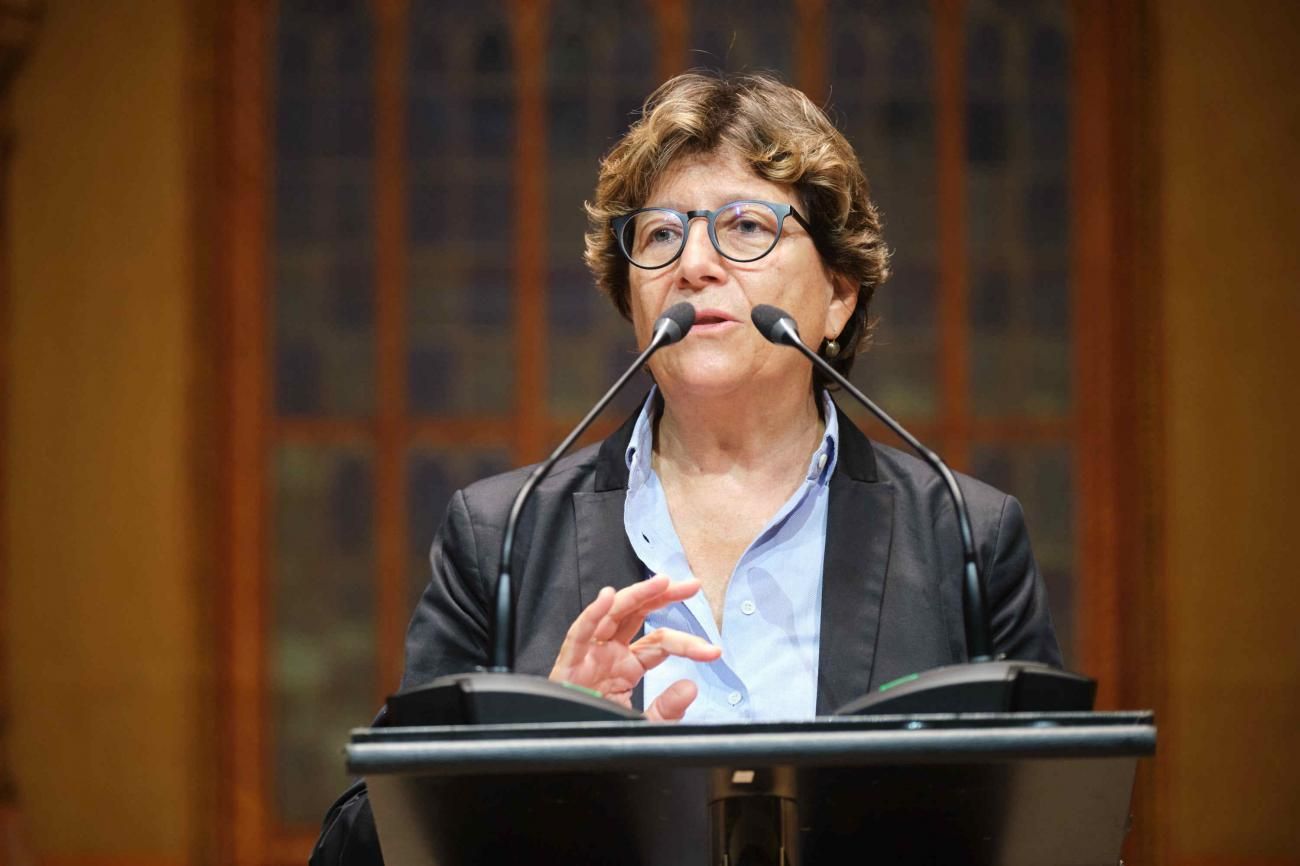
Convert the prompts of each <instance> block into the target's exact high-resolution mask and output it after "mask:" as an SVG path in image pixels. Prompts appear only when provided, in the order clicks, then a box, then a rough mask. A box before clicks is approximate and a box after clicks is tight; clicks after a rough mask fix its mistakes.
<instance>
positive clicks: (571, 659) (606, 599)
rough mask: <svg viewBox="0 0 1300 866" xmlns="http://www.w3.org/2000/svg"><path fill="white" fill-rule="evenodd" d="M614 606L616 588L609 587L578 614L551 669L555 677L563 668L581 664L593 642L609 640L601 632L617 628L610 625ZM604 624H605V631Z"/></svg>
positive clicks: (602, 590) (597, 594)
mask: <svg viewBox="0 0 1300 866" xmlns="http://www.w3.org/2000/svg"><path fill="white" fill-rule="evenodd" d="M613 604H614V588H613V587H612V586H607V587H604V588H603V589H601V591H600V592H598V593H596V598H595V600H594V601H592V603H591V604H589V605H587V606H586V607H585V608H584V609H583V611H582V613H580V614H578V618H577V619H575V620H574V621H573V624H572V625H570V626H569V630H568V632H566V633H565V635H564V643H563V644H561V645H560V652H559V655H557V656H556V659H555V665H554V667H553V668H552V669H551V673H552V674H553V675H554V674H555V673H556V671H559V670H560V669H561V668H566V669H567V668H572V667H576V666H577V665H579V664H581V663H582V660H583V659H584V658H586V656H587V650H588V649H589V648H590V647H591V645H592V643H593V642H595V641H597V640H607V639H608V638H606V637H601V636H600V635H599V632H600V631H606V632H609V631H612V630H613V628H614V627H616V626H615V625H613V624H611V623H608V615H609V609H610V608H611V607H612V606H613ZM602 624H604V627H603V629H602Z"/></svg>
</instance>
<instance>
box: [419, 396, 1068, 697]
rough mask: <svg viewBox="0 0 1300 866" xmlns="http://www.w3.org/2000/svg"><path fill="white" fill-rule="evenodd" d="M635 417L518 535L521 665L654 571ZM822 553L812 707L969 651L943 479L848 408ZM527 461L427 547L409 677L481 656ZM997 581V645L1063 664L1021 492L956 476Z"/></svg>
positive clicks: (583, 454) (539, 661)
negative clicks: (428, 563)
mask: <svg viewBox="0 0 1300 866" xmlns="http://www.w3.org/2000/svg"><path fill="white" fill-rule="evenodd" d="M634 421H635V417H634V418H631V419H629V420H628V422H627V423H626V424H624V425H623V427H622V428H621V429H619V430H618V431H617V432H616V433H615V434H614V435H613V436H611V437H610V438H608V439H606V440H605V441H604V442H602V443H600V444H599V445H593V446H591V447H589V448H586V449H584V450H582V451H580V452H578V453H577V454H574V455H572V456H570V457H568V458H565V459H564V460H562V461H561V462H560V463H559V464H558V465H557V466H556V468H555V470H554V472H552V473H551V475H550V477H548V478H547V479H546V480H545V481H543V482H542V484H541V485H540V486H539V487H538V489H537V491H536V493H535V494H534V497H533V499H532V501H531V502H530V503H529V505H528V508H527V509H526V511H525V516H524V518H523V520H522V521H521V526H520V529H519V534H518V536H517V538H516V546H515V550H516V551H517V553H516V561H515V563H514V569H513V571H512V574H513V576H514V578H515V592H516V604H517V608H516V609H517V611H518V620H517V622H518V625H517V632H516V637H515V640H516V652H517V658H516V668H517V669H518V670H519V671H520V672H523V673H532V674H541V675H543V676H544V675H546V674H547V673H549V672H550V670H551V665H552V664H553V663H554V661H555V656H556V653H557V652H558V651H559V648H560V644H561V642H562V641H563V640H564V634H565V631H566V630H567V629H568V627H569V624H570V623H572V622H573V620H574V619H576V618H577V616H578V614H579V613H580V612H581V611H582V609H583V608H584V607H585V606H586V605H588V604H590V603H591V602H592V601H593V600H594V599H595V597H596V593H598V592H599V591H600V588H601V587H603V586H606V585H609V586H613V587H615V588H621V587H624V586H628V585H630V584H632V583H634V582H636V581H638V580H641V579H642V578H643V577H645V576H646V571H645V567H644V566H643V565H642V564H641V562H640V561H639V560H638V559H637V558H636V554H635V553H634V552H633V551H632V546H631V545H630V544H629V543H628V541H627V536H626V535H625V533H624V531H623V501H624V498H625V496H626V494H627V465H626V463H625V460H624V453H625V452H626V450H627V445H628V441H629V440H630V438H631V435H632V427H633V424H634ZM839 427H840V453H839V459H838V461H837V463H836V468H835V475H834V476H833V477H832V479H831V485H830V496H831V500H830V509H829V515H828V518H827V526H826V558H825V562H824V564H823V577H822V581H823V587H822V632H821V656H820V664H819V673H818V682H817V712H818V714H828V713H831V712H833V711H834V710H835V709H836V708H837V707H839V706H841V705H843V704H845V703H847V702H848V701H850V700H852V699H853V698H856V697H858V696H860V695H862V694H864V693H866V692H867V691H868V690H870V689H871V688H872V687H874V686H878V685H880V684H881V683H885V682H888V681H890V680H892V679H895V678H897V677H900V676H903V675H905V674H910V673H915V672H916V671H921V670H925V669H927V668H932V667H936V666H939V665H945V664H952V663H954V662H958V661H962V660H963V659H965V657H966V637H965V628H964V626H963V620H962V601H961V587H960V578H961V572H962V568H961V542H960V539H959V536H958V532H957V524H956V520H955V518H954V514H953V509H952V505H951V503H950V501H949V498H948V495H947V493H946V491H945V489H944V487H943V483H942V481H941V480H940V479H939V477H938V476H937V475H936V474H935V473H934V472H933V471H932V470H931V469H930V468H929V467H928V466H927V465H926V464H924V463H922V462H921V461H920V460H917V459H915V458H913V457H909V456H908V455H906V454H903V453H901V452H899V451H896V450H894V449H892V448H887V447H884V446H881V445H877V444H875V443H873V442H871V441H870V440H868V439H867V437H866V436H864V435H863V434H862V432H861V431H859V430H858V429H857V427H855V426H854V425H853V423H852V422H851V421H849V419H848V418H847V417H846V416H845V415H844V414H843V413H840V416H839ZM527 471H528V470H526V469H519V470H516V471H514V472H509V473H506V474H504V475H498V476H496V477H494V478H488V479H486V480H484V481H480V482H477V483H475V484H472V485H470V486H469V487H467V488H465V489H464V490H462V491H460V492H458V493H457V494H456V495H455V496H454V497H452V500H451V505H450V506H449V508H448V512H447V518H446V521H445V522H444V523H443V525H442V528H441V530H440V531H439V532H438V536H437V539H436V540H435V541H434V544H433V551H432V554H431V559H432V565H433V580H432V581H431V582H430V584H429V587H428V589H426V590H425V593H424V596H423V597H422V598H421V599H420V603H419V606H418V607H417V608H416V610H415V615H414V617H413V618H412V620H411V627H410V630H409V631H408V632H407V637H406V673H405V675H404V676H403V679H402V687H403V688H409V687H411V686H415V685H419V684H422V683H427V682H429V681H430V680H432V679H434V678H436V677H439V676H442V675H443V674H449V673H458V672H461V671H467V670H472V669H473V668H474V667H475V666H477V665H486V664H487V663H488V611H489V610H490V609H491V605H490V603H489V600H490V599H491V597H492V586H493V583H494V581H495V579H496V575H497V570H498V564H499V556H500V550H501V535H502V531H503V529H504V526H505V520H506V514H507V512H508V511H509V509H510V504H511V501H512V500H513V499H514V496H515V494H516V493H517V492H518V490H519V487H520V485H521V484H522V483H523V481H524V478H525V477H526V474H527ZM958 483H959V484H960V485H961V488H962V493H963V494H964V495H965V497H966V501H967V503H968V505H969V507H970V512H971V522H972V524H973V526H972V528H973V530H974V532H975V540H976V544H977V545H978V548H977V549H978V553H979V557H980V564H981V568H982V569H983V573H984V576H985V582H986V585H987V586H988V603H989V612H990V614H991V616H992V638H993V645H994V652H995V654H1002V653H1005V654H1006V655H1008V656H1010V657H1013V658H1021V659H1034V660H1037V661H1044V662H1048V663H1050V664H1055V665H1059V664H1060V652H1059V650H1058V649H1057V645H1056V638H1055V635H1054V634H1053V631H1052V624H1051V617H1050V616H1049V614H1048V610H1047V596H1046V594H1045V592H1044V589H1043V581H1042V579H1041V577H1040V576H1039V574H1038V568H1037V566H1036V565H1035V563H1034V557H1033V554H1032V553H1031V551H1030V549H1029V536H1028V534H1027V533H1026V531H1025V524H1024V519H1023V516H1022V514H1021V510H1020V504H1019V503H1018V502H1017V501H1016V500H1015V499H1014V498H1013V497H1011V496H1007V495H1006V494H1004V493H1000V492H998V491H997V490H994V489H993V488H992V487H989V486H988V485H987V484H983V483H981V482H979V481H976V480H975V479H973V478H969V477H966V476H958Z"/></svg>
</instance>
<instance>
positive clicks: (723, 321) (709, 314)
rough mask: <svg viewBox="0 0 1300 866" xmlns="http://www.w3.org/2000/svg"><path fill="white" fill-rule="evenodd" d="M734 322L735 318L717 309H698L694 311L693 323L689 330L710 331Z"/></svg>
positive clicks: (721, 328)
mask: <svg viewBox="0 0 1300 866" xmlns="http://www.w3.org/2000/svg"><path fill="white" fill-rule="evenodd" d="M735 324H736V320H735V319H733V318H732V317H731V316H728V315H727V314H726V313H723V312H721V311H719V310H698V311H696V313H695V325H694V327H692V328H691V330H692V331H700V332H702V333H712V332H715V331H721V330H724V329H726V328H727V327H729V326H731V325H735Z"/></svg>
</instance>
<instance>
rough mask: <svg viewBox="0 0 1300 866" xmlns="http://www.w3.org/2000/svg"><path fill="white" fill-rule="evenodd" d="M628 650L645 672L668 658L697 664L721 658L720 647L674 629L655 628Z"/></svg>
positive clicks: (697, 636)
mask: <svg viewBox="0 0 1300 866" xmlns="http://www.w3.org/2000/svg"><path fill="white" fill-rule="evenodd" d="M630 649H631V650H632V652H633V654H634V655H635V656H636V657H637V661H639V662H641V667H643V668H645V669H646V670H650V669H652V668H655V667H658V666H659V665H661V664H663V663H664V661H665V660H666V659H667V658H668V657H669V656H679V657H681V658H687V659H690V660H691V661H697V662H712V661H717V660H718V659H719V658H721V657H722V647H720V646H714V645H713V644H711V643H709V642H708V641H707V640H705V639H704V638H702V637H700V636H699V635H694V634H687V633H686V632H684V631H678V630H677V629H675V628H657V629H655V630H654V631H652V632H650V633H649V634H648V635H646V636H645V637H643V638H641V639H640V640H639V641H637V642H636V643H634V644H632V645H631V647H630Z"/></svg>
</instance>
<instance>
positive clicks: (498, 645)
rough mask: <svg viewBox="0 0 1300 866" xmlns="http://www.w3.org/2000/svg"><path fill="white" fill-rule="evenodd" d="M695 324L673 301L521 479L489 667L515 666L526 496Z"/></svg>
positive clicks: (504, 550) (504, 543) (506, 540)
mask: <svg viewBox="0 0 1300 866" xmlns="http://www.w3.org/2000/svg"><path fill="white" fill-rule="evenodd" d="M694 324H695V307H694V306H692V305H691V304H690V303H688V302H687V301H682V302H680V303H677V304H673V305H672V306H671V307H669V308H668V310H667V311H666V312H665V313H664V314H663V315H662V316H660V317H659V318H658V319H656V320H655V324H654V330H653V331H652V332H651V337H650V342H649V343H648V344H647V345H646V347H645V350H644V351H642V352H641V354H640V355H638V356H637V359H636V360H635V361H633V362H632V364H631V366H629V367H628V368H627V370H626V371H624V373H623V375H622V376H620V377H619V378H618V381H617V382H615V383H614V385H613V387H612V388H610V389H609V390H608V391H606V392H605V396H603V397H601V398H600V399H599V400H597V401H596V405H595V406H593V407H592V408H591V411H590V412H588V413H587V416H586V417H585V418H583V419H582V420H581V421H579V422H578V426H577V427H574V428H573V430H572V431H571V432H570V433H569V435H568V436H566V437H564V441H563V442H561V443H560V444H559V446H557V447H556V449H555V450H554V451H552V452H551V456H550V457H547V458H546V459H545V460H544V461H542V462H541V463H539V464H538V465H537V468H536V469H534V470H533V472H532V474H531V475H529V476H528V479H527V480H526V481H524V484H523V486H522V487H520V488H519V493H517V494H516V495H515V501H514V504H513V505H511V506H510V517H509V519H508V520H507V521H506V529H505V534H504V535H503V536H502V539H501V570H500V572H499V573H498V574H497V584H496V604H495V606H494V611H495V617H494V618H493V620H492V625H493V630H492V666H491V667H490V668H488V670H490V671H495V672H497V673H508V672H509V671H511V670H513V668H514V662H515V606H514V604H513V602H512V599H511V587H510V560H511V557H512V556H513V554H514V549H515V528H516V527H517V526H518V524H519V517H520V515H522V514H523V511H524V505H525V504H527V502H528V498H529V497H530V496H532V494H533V490H534V489H535V488H536V487H537V485H538V483H539V482H541V480H542V479H543V478H545V477H546V476H547V475H549V474H551V470H552V469H553V468H554V467H555V464H556V462H557V461H558V460H559V459H560V458H561V457H563V456H564V455H565V453H566V452H567V451H568V450H569V449H570V448H572V447H573V443H574V442H576V441H577V440H578V437H579V436H581V435H582V434H583V433H585V432H587V428H588V427H590V426H591V423H592V422H593V421H595V420H596V417H597V416H598V415H600V413H601V412H602V411H604V409H605V407H606V406H608V405H609V401H610V400H613V399H614V397H615V396H616V395H617V394H618V392H619V391H622V390H623V386H625V385H626V384H627V383H628V380H630V379H631V378H632V377H633V376H634V375H635V374H636V371H637V370H640V369H641V368H642V367H644V366H645V363H646V361H649V360H650V356H651V355H653V354H654V353H655V352H658V351H659V350H660V349H662V348H663V347H664V346H671V345H672V344H673V343H677V342H679V341H681V339H682V338H683V337H685V336H686V334H687V332H688V331H690V329H691V327H692V326H693V325H694Z"/></svg>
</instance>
